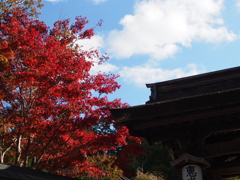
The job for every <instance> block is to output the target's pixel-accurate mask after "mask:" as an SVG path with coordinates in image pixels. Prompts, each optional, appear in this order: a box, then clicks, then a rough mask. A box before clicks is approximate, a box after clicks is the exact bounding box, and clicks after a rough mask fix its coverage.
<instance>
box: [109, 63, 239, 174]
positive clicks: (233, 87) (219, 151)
mask: <svg viewBox="0 0 240 180" xmlns="http://www.w3.org/2000/svg"><path fill="white" fill-rule="evenodd" d="M147 87H148V88H151V96H150V100H149V101H148V102H147V103H146V104H145V105H140V106H134V107H127V108H122V109H113V110H111V112H112V114H113V116H114V118H115V120H116V121H117V122H118V123H120V124H122V125H125V126H127V127H128V128H129V130H130V134H132V135H134V136H138V137H145V138H147V140H148V142H150V143H151V142H155V141H161V142H163V144H164V145H165V146H166V148H167V149H168V151H169V153H170V154H171V156H172V158H173V160H176V159H177V158H179V157H180V156H181V155H182V154H184V153H189V154H191V155H194V156H197V157H201V158H205V159H206V160H207V161H208V162H209V163H210V164H211V165H212V169H214V168H218V169H226V167H228V168H229V167H236V166H237V167H238V165H239V164H240V67H236V68H231V69H226V70H221V71H216V72H211V73H206V74H201V75H196V76H191V77H187V78H180V79H175V80H171V81H165V82H160V83H153V84H147ZM237 164H238V165H237ZM239 170H240V168H239ZM214 172H216V170H215V171H214ZM222 172H223V171H222ZM239 172H240V171H239Z"/></svg>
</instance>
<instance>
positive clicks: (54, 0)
mask: <svg viewBox="0 0 240 180" xmlns="http://www.w3.org/2000/svg"><path fill="white" fill-rule="evenodd" d="M45 1H49V2H60V1H63V0H45Z"/></svg>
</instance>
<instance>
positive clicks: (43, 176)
mask: <svg viewBox="0 0 240 180" xmlns="http://www.w3.org/2000/svg"><path fill="white" fill-rule="evenodd" d="M0 179H4V180H74V179H75V178H70V177H64V176H59V175H56V174H50V173H45V172H42V171H37V170H32V169H29V168H22V167H18V166H9V165H6V164H0Z"/></svg>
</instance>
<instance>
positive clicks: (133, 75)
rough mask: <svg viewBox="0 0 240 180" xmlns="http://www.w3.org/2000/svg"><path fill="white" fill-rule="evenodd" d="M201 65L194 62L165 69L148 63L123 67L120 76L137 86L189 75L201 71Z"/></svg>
mask: <svg viewBox="0 0 240 180" xmlns="http://www.w3.org/2000/svg"><path fill="white" fill-rule="evenodd" d="M203 71H204V70H203V68H202V67H198V66H197V65H196V64H189V65H187V66H186V67H185V68H177V69H173V70H167V69H162V68H154V67H151V66H148V65H144V66H135V67H124V68H123V70H121V71H120V73H119V74H120V76H121V78H123V80H124V81H126V82H128V83H134V84H135V85H138V86H144V85H145V84H147V83H155V82H160V81H165V80H170V79H175V78H181V77H186V76H191V75H195V74H199V73H201V72H203Z"/></svg>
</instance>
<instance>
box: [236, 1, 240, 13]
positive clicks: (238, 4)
mask: <svg viewBox="0 0 240 180" xmlns="http://www.w3.org/2000/svg"><path fill="white" fill-rule="evenodd" d="M236 6H237V8H238V10H239V11H240V0H236Z"/></svg>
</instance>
